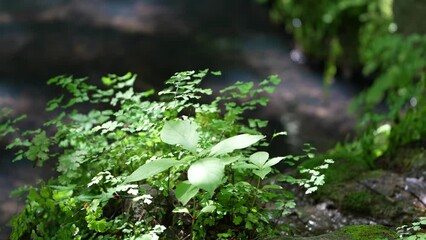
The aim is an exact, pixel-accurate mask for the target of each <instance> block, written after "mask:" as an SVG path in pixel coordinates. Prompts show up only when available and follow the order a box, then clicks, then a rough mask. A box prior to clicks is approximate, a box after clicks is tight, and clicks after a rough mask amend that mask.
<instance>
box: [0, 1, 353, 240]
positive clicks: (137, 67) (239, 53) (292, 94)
mask: <svg viewBox="0 0 426 240" xmlns="http://www.w3.org/2000/svg"><path fill="white" fill-rule="evenodd" d="M302 57H303V56H302V55H301V54H300V53H299V52H298V51H296V50H293V48H292V44H291V41H290V40H289V39H288V37H286V36H285V35H284V34H283V29H282V28H280V27H278V26H273V25H272V24H271V23H270V22H269V19H268V14H267V10H266V9H265V8H264V7H262V6H259V5H258V4H256V3H255V1H247V0H235V1H226V0H198V1H195V0H175V1H172V0H157V1H154V0H62V1H52V0H43V1H30V0H3V1H1V2H0V106H1V107H2V106H9V107H12V108H13V109H14V110H15V111H16V115H19V114H22V113H29V120H28V121H26V122H25V124H27V126H28V127H33V126H37V124H39V123H40V122H41V121H42V120H43V119H45V118H46V115H44V114H43V105H44V103H45V102H46V101H47V100H48V99H49V97H51V96H54V95H55V93H54V92H52V90H51V89H49V88H48V87H45V84H44V82H45V81H46V80H47V79H48V78H50V77H52V76H55V75H59V74H72V75H75V76H90V77H91V78H93V79H96V78H99V77H100V76H102V75H105V74H107V73H116V74H123V73H126V72H128V71H130V72H135V73H137V74H138V75H139V78H138V81H137V83H136V84H137V86H138V88H147V87H158V86H161V83H162V81H163V80H165V79H167V78H168V77H169V76H171V75H172V74H173V73H174V72H177V71H182V70H191V69H205V68H210V69H213V70H221V71H222V73H223V76H221V77H220V78H216V79H211V80H209V81H208V82H206V83H205V85H206V86H208V87H211V88H214V89H218V88H220V87H222V86H225V85H227V84H230V83H232V82H235V81H259V80H261V79H263V78H265V77H266V76H268V75H270V74H278V75H279V77H280V78H281V79H282V80H283V82H282V83H281V85H280V86H279V87H278V89H277V91H276V92H275V93H274V94H273V95H272V96H271V102H270V105H269V106H268V107H267V108H265V109H260V110H258V111H256V112H254V113H253V115H255V116H258V117H262V118H266V119H269V120H270V121H271V129H277V130H286V131H287V132H288V134H289V135H288V137H287V138H286V139H285V140H284V142H278V143H275V144H276V145H275V147H276V149H280V150H282V149H285V150H284V152H282V151H281V152H280V154H287V153H291V152H297V151H298V150H299V149H300V147H301V146H302V144H303V143H311V144H312V145H313V146H315V147H317V148H318V149H319V150H320V151H323V150H325V149H327V148H330V147H332V146H333V145H334V144H335V143H336V141H338V140H341V139H343V138H344V136H345V135H346V134H347V133H349V132H350V131H351V130H352V128H353V123H354V121H353V118H352V117H351V116H350V115H348V114H347V112H346V109H347V105H348V103H349V102H350V100H351V98H352V97H353V96H354V95H355V93H356V90H355V88H354V87H353V86H350V85H348V84H344V83H342V82H337V83H336V84H335V85H333V86H332V87H331V89H330V94H329V98H328V99H326V98H324V92H323V85H322V80H321V73H318V72H315V71H312V70H311V69H309V68H308V67H307V66H305V65H302V64H301V62H303V58H302ZM270 131H272V130H270ZM2 143H3V145H4V141H2ZM1 153H2V156H1V161H0V165H1V166H0V167H1V171H0V180H1V181H0V183H1V185H0V191H1V193H2V194H1V198H0V203H1V205H0V216H1V217H0V227H1V229H2V230H3V231H2V232H0V238H1V239H5V238H6V237H3V235H4V236H6V234H7V232H8V231H9V230H8V228H7V227H5V224H6V222H7V220H8V219H9V218H10V216H11V214H13V213H15V212H17V211H18V210H19V208H20V207H21V204H19V203H18V202H17V201H16V199H10V198H8V194H9V193H10V191H11V189H13V188H15V187H18V186H22V185H24V184H33V183H34V182H35V181H36V179H39V178H43V177H44V178H46V177H47V176H49V175H50V174H51V170H50V168H45V169H37V168H32V165H31V164H30V163H25V162H21V163H18V164H14V165H12V164H11V163H10V159H11V153H9V152H1ZM1 234H3V235H1Z"/></svg>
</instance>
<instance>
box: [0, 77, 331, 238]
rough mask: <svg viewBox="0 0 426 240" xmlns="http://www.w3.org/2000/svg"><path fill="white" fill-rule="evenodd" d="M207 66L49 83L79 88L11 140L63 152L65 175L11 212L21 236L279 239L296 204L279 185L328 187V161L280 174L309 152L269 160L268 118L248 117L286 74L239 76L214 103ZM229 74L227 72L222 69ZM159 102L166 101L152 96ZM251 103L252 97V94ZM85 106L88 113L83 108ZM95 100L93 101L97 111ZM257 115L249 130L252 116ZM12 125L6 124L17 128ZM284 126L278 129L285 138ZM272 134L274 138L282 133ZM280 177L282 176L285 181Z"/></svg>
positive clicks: (29, 151) (21, 154)
mask: <svg viewBox="0 0 426 240" xmlns="http://www.w3.org/2000/svg"><path fill="white" fill-rule="evenodd" d="M207 73H208V71H207V70H205V71H200V72H194V71H188V72H181V73H177V74H175V75H174V76H172V77H171V78H170V79H169V80H168V81H167V82H166V83H167V84H168V86H169V87H168V88H166V89H165V90H163V91H160V92H159V93H158V94H157V95H156V96H154V95H153V94H154V91H146V92H135V91H134V89H133V87H132V85H133V82H134V81H135V76H134V75H132V74H127V75H125V76H115V75H110V76H108V77H104V78H102V80H103V83H104V84H105V85H107V86H108V88H104V89H101V88H98V87H96V86H93V85H89V84H88V83H87V82H86V81H85V79H74V78H71V77H66V76H60V77H56V78H53V79H51V80H50V81H49V84H54V85H58V86H61V87H63V88H65V89H67V90H68V91H69V92H70V93H71V96H61V97H59V98H56V99H53V100H52V101H50V102H49V103H48V105H47V110H48V111H53V110H55V111H56V112H58V113H59V114H58V115H57V117H55V118H53V119H51V120H50V121H48V122H46V123H45V125H44V127H43V128H42V129H37V130H34V131H26V132H24V133H23V134H22V137H20V138H18V139H16V140H15V141H14V142H13V143H12V144H10V145H9V148H15V149H17V150H16V153H17V154H16V160H20V159H29V160H31V161H34V162H35V163H36V164H37V165H43V163H44V162H45V161H47V160H57V171H58V177H57V178H54V179H51V180H50V181H49V182H48V183H42V184H40V185H39V186H38V187H27V188H23V189H20V190H19V191H17V192H18V193H20V194H21V195H22V194H25V193H26V194H27V204H26V206H25V208H24V210H23V211H22V212H21V213H20V214H19V215H18V216H16V217H15V218H14V219H13V220H12V224H13V232H12V235H11V239H22V238H31V239H158V237H161V238H162V239H189V238H192V239H254V238H263V237H265V236H267V235H268V236H273V235H279V234H281V233H282V232H281V231H282V229H283V228H284V227H285V226H280V225H278V224H277V223H279V219H280V217H281V216H283V214H286V213H287V212H288V211H289V209H291V208H293V207H294V205H295V202H294V197H293V194H292V193H291V192H289V191H288V190H286V189H285V188H283V187H282V186H281V184H280V182H287V183H293V184H300V185H302V186H304V187H306V188H307V193H309V192H312V191H314V190H316V187H317V185H321V184H323V178H324V177H323V175H322V174H321V173H320V170H321V169H324V168H326V167H327V164H328V163H330V162H332V161H331V160H327V161H326V164H325V165H323V166H320V167H317V168H316V169H304V170H302V172H303V173H304V174H306V176H307V177H308V178H306V179H296V178H293V177H290V176H279V177H277V178H276V181H270V180H268V181H266V177H267V176H269V175H270V174H271V173H277V171H276V170H274V169H273V167H274V166H275V165H276V164H278V163H281V164H290V165H293V164H294V162H295V161H297V160H298V159H301V158H312V157H313V154H311V153H309V152H307V153H306V154H305V155H303V156H299V157H292V156H283V157H270V156H269V154H268V153H267V152H264V151H258V150H256V149H257V148H258V147H260V146H266V145H268V144H267V141H266V139H265V136H263V135H261V134H260V133H259V131H258V129H259V128H262V127H264V126H265V125H266V122H265V121H261V120H258V119H248V120H246V119H244V117H243V115H242V114H243V113H244V112H245V111H247V110H253V109H255V108H256V107H257V106H258V105H262V106H265V105H266V104H267V102H268V99H267V98H266V97H264V96H263V94H264V93H271V92H273V91H274V88H275V86H276V85H277V84H278V83H279V82H280V81H279V79H278V78H277V77H276V76H271V77H269V78H268V79H266V80H264V81H262V82H260V83H259V84H258V85H259V86H258V88H255V87H254V84H253V83H251V82H238V83H236V84H235V85H233V86H230V87H228V88H226V89H224V90H222V91H221V95H220V96H218V97H217V98H216V99H215V100H213V101H211V102H209V103H200V102H199V99H201V98H202V97H203V96H205V95H210V94H211V93H212V91H211V90H210V89H203V88H200V87H199V86H198V85H199V84H200V82H201V80H202V79H203V78H204V77H205V76H206V74H207ZM212 73H213V74H215V75H218V74H219V73H217V72H212ZM153 99H157V100H153ZM243 100H245V101H243ZM79 103H84V104H85V105H83V106H84V108H82V109H91V110H89V111H88V110H85V111H78V110H77V108H76V107H75V105H76V104H79ZM89 106H91V107H89ZM247 123H248V126H246V125H245V124H247ZM11 124H12V122H6V123H5V127H4V129H6V130H7V131H8V132H10V131H14V130H15V129H13V128H11V127H10V125H11ZM278 135H280V134H276V135H275V136H278ZM275 136H273V137H275ZM274 182H275V183H274Z"/></svg>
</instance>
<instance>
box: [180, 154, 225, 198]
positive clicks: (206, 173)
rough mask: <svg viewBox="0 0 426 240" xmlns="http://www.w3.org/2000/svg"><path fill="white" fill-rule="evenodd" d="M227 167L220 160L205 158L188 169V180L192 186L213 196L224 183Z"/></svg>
mask: <svg viewBox="0 0 426 240" xmlns="http://www.w3.org/2000/svg"><path fill="white" fill-rule="evenodd" d="M224 171H225V165H224V164H223V162H222V160H220V159H218V158H205V159H202V160H199V161H198V162H195V163H194V164H192V165H191V166H190V167H189V169H188V180H189V182H190V183H191V184H193V185H195V186H197V187H199V188H202V189H204V190H206V191H207V192H209V193H210V194H213V192H214V190H215V189H216V188H217V187H218V186H219V185H220V184H221V183H222V179H223V176H224Z"/></svg>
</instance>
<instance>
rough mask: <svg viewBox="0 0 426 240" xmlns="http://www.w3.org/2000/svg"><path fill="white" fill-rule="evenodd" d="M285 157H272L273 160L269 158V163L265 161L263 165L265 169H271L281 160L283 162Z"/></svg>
mask: <svg viewBox="0 0 426 240" xmlns="http://www.w3.org/2000/svg"><path fill="white" fill-rule="evenodd" d="M284 158H285V157H274V158H271V159H269V161H267V162H266V163H265V165H264V166H265V167H272V166H274V165H275V164H277V163H279V162H280V161H281V160H283V159H284Z"/></svg>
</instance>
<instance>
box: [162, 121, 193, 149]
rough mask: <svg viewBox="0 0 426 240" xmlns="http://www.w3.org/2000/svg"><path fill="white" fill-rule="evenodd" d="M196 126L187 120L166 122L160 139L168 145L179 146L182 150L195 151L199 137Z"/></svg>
mask: <svg viewBox="0 0 426 240" xmlns="http://www.w3.org/2000/svg"><path fill="white" fill-rule="evenodd" d="M197 128H198V126H197V125H196V124H195V123H193V122H191V121H189V120H177V121H167V122H166V124H165V125H164V127H163V129H162V130H161V132H160V138H161V140H162V141H163V142H165V143H168V144H172V145H174V144H179V145H182V147H183V148H184V149H187V150H189V151H193V152H194V151H195V150H196V149H197V143H198V139H199V138H200V136H199V135H198V133H197Z"/></svg>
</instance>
